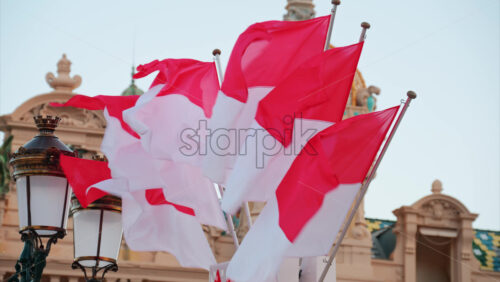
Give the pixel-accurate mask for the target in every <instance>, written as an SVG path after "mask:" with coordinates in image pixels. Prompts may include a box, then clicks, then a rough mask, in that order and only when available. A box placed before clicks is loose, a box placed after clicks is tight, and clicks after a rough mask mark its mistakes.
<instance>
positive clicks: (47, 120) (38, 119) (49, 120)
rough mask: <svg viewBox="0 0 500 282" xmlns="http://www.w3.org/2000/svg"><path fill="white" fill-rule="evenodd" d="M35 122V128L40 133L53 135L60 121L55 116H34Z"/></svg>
mask: <svg viewBox="0 0 500 282" xmlns="http://www.w3.org/2000/svg"><path fill="white" fill-rule="evenodd" d="M33 119H34V120H35V124H36V127H37V128H38V130H40V133H49V134H53V133H54V131H55V130H56V128H57V126H58V125H59V122H60V121H61V118H60V117H57V116H49V115H48V116H45V117H44V116H41V115H39V116H35V117H33Z"/></svg>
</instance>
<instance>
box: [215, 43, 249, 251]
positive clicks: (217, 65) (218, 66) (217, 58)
mask: <svg viewBox="0 0 500 282" xmlns="http://www.w3.org/2000/svg"><path fill="white" fill-rule="evenodd" d="M220 54H221V50H220V49H214V50H213V51H212V55H214V61H215V68H216V70H217V76H218V78H219V85H222V81H223V79H224V72H223V71H222V66H221V63H220ZM218 186H219V191H220V196H221V198H222V193H223V188H222V186H220V185H218ZM243 209H244V212H245V216H246V218H247V222H248V227H249V228H250V227H252V215H251V214H250V208H249V207H248V202H244V203H243ZM228 216H229V219H230V220H228V224H229V225H230V226H228V227H229V228H230V229H231V230H230V232H231V236H232V237H233V240H234V246H235V247H236V249H238V247H239V243H238V238H237V237H236V232H235V231H234V224H233V220H232V219H231V216H230V215H228V214H226V218H227V217H228Z"/></svg>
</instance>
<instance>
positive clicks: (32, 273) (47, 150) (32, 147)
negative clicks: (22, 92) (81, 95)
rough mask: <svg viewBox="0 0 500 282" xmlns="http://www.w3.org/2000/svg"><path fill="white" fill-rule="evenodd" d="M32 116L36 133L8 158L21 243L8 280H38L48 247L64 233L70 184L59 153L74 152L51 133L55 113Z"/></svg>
mask: <svg viewBox="0 0 500 282" xmlns="http://www.w3.org/2000/svg"><path fill="white" fill-rule="evenodd" d="M34 120H35V123H36V126H37V127H38V130H39V133H38V135H36V136H35V137H34V138H33V139H31V140H30V141H29V142H28V143H26V144H24V145H23V146H21V147H20V148H19V149H18V150H17V151H16V152H15V153H14V154H13V155H12V158H11V160H10V165H11V166H12V167H13V173H12V175H13V179H14V180H15V181H16V187H17V200H18V207H19V233H20V234H21V240H22V241H23V242H24V243H25V246H24V250H23V252H22V254H21V257H20V258H19V260H18V262H17V264H16V274H15V275H14V276H12V277H11V278H10V279H9V281H19V278H18V277H19V276H20V277H21V281H40V279H41V277H42V272H43V268H44V267H45V259H46V257H47V256H48V254H49V252H50V247H51V246H52V244H55V243H57V240H58V239H63V238H64V236H65V235H66V224H67V222H68V212H69V202H70V193H71V187H70V186H69V183H68V180H67V179H66V177H65V175H64V172H63V171H62V169H61V166H60V164H59V156H60V155H61V154H64V155H69V156H74V153H73V152H72V151H71V149H69V148H68V147H67V146H66V145H64V144H63V143H62V142H61V141H60V140H59V138H57V137H56V136H55V135H54V131H55V129H56V127H57V125H58V124H59V121H60V120H61V119H60V118H59V117H53V116H46V117H43V116H36V117H34ZM44 239H46V243H44Z"/></svg>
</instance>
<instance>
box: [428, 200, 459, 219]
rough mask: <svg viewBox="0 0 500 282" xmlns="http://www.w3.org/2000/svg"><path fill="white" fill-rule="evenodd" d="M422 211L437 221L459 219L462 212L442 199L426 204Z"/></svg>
mask: <svg viewBox="0 0 500 282" xmlns="http://www.w3.org/2000/svg"><path fill="white" fill-rule="evenodd" d="M422 210H423V211H424V213H425V214H427V215H430V216H432V218H434V219H437V220H441V219H443V218H454V217H458V216H459V214H460V211H459V210H458V209H457V208H456V207H455V206H454V205H453V204H451V203H449V202H447V201H444V200H440V199H436V200H431V201H429V202H427V203H425V204H424V205H422Z"/></svg>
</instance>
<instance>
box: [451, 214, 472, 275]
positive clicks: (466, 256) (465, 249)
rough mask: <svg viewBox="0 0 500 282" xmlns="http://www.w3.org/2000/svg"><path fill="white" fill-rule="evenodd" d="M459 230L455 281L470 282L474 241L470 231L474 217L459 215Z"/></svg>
mask: <svg viewBox="0 0 500 282" xmlns="http://www.w3.org/2000/svg"><path fill="white" fill-rule="evenodd" d="M460 218H461V224H460V225H461V230H460V233H459V235H458V240H457V242H456V255H457V257H456V259H457V262H458V263H456V266H457V267H456V272H455V273H456V274H457V277H455V278H456V281H458V282H466V281H471V279H472V277H471V269H472V262H471V258H472V256H473V254H472V240H473V239H474V230H473V229H472V221H474V219H475V217H474V216H471V215H461V216H460Z"/></svg>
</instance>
